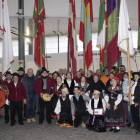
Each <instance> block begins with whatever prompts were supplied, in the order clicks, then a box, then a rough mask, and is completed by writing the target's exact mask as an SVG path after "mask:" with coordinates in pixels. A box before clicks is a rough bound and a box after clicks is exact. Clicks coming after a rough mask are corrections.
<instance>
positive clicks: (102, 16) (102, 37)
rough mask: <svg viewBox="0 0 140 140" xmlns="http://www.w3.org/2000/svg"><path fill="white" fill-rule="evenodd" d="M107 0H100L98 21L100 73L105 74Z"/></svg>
mask: <svg viewBox="0 0 140 140" xmlns="http://www.w3.org/2000/svg"><path fill="white" fill-rule="evenodd" d="M106 2H107V1H106V0H100V10H99V23H98V39H97V47H98V48H99V49H100V74H101V77H102V76H103V75H104V73H103V70H104V67H106V66H107V50H106V49H107V42H106V29H107V3H106Z"/></svg>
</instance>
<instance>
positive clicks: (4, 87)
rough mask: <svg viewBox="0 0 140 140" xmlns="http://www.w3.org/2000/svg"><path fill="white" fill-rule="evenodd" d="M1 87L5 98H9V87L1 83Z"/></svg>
mask: <svg viewBox="0 0 140 140" xmlns="http://www.w3.org/2000/svg"><path fill="white" fill-rule="evenodd" d="M1 89H2V91H3V92H4V95H5V98H6V99H7V97H8V94H9V89H8V87H7V86H6V85H1Z"/></svg>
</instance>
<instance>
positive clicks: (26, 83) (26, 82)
mask: <svg viewBox="0 0 140 140" xmlns="http://www.w3.org/2000/svg"><path fill="white" fill-rule="evenodd" d="M28 78H31V81H30V80H29V79H28ZM35 80H36V77H35V76H34V75H33V76H32V77H28V75H27V74H25V76H24V77H23V78H22V80H21V82H22V84H23V85H24V87H25V89H26V94H27V95H28V94H32V95H36V94H35V91H34V84H35ZM31 86H33V87H32V88H33V91H31V92H32V93H30V91H29V90H31V89H29V87H30V88H31Z"/></svg>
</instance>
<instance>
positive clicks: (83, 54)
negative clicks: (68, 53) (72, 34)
mask: <svg viewBox="0 0 140 140" xmlns="http://www.w3.org/2000/svg"><path fill="white" fill-rule="evenodd" d="M83 70H84V75H85V72H86V71H85V43H84V42H83Z"/></svg>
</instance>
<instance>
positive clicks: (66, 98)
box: [55, 88, 73, 127]
mask: <svg viewBox="0 0 140 140" xmlns="http://www.w3.org/2000/svg"><path fill="white" fill-rule="evenodd" d="M72 96H73V95H68V89H67V88H63V89H62V95H61V96H60V98H59V99H58V101H57V105H56V108H55V113H56V114H57V119H58V121H57V124H58V125H59V126H60V127H62V126H66V127H73V122H72V115H71V97H72Z"/></svg>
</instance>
